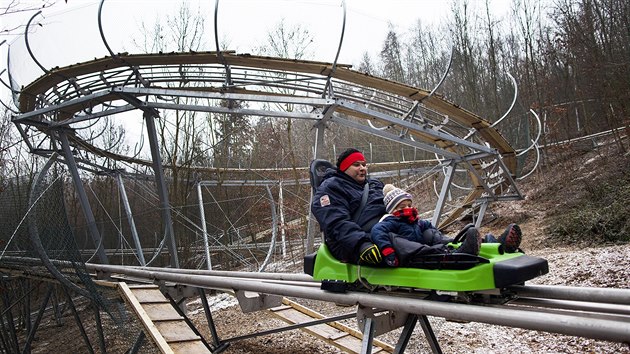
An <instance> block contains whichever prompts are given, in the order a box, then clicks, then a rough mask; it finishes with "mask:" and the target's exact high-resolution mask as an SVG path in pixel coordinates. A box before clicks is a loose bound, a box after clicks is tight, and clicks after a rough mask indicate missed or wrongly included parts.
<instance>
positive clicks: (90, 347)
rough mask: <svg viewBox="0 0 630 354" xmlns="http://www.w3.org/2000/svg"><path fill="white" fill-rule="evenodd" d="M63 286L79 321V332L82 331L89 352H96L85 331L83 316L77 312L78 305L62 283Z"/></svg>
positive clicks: (68, 302)
mask: <svg viewBox="0 0 630 354" xmlns="http://www.w3.org/2000/svg"><path fill="white" fill-rule="evenodd" d="M61 288H62V290H63V292H64V293H65V295H66V301H67V304H68V306H69V307H70V309H71V310H72V315H73V316H74V320H75V322H76V323H77V326H78V327H79V332H81V337H82V338H83V341H84V342H85V345H86V346H87V349H88V352H90V353H91V354H94V348H92V344H91V343H90V338H88V335H87V333H86V332H85V328H84V327H83V324H82V323H81V318H80V317H79V313H78V312H77V309H76V307H74V302H72V296H70V294H69V293H68V290H67V289H66V287H65V286H63V285H62V286H61Z"/></svg>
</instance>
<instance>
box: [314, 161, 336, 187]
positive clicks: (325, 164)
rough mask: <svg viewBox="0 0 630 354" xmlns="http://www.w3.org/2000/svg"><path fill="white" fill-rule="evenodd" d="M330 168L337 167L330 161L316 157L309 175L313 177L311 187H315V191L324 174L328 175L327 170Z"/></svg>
mask: <svg viewBox="0 0 630 354" xmlns="http://www.w3.org/2000/svg"><path fill="white" fill-rule="evenodd" d="M329 168H335V166H334V165H333V164H332V163H330V161H327V160H322V159H315V160H313V161H312V162H311V167H310V169H309V175H310V178H311V187H312V188H313V193H315V190H316V189H317V187H319V185H320V184H321V183H322V180H323V179H324V175H326V170H328V169H329Z"/></svg>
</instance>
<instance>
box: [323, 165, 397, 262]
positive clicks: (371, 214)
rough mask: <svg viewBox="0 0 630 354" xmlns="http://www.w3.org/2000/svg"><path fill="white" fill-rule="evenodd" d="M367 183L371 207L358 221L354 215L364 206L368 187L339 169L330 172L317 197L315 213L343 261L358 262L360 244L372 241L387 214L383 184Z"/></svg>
mask: <svg viewBox="0 0 630 354" xmlns="http://www.w3.org/2000/svg"><path fill="white" fill-rule="evenodd" d="M367 182H368V183H369V186H370V188H369V192H368V199H367V204H366V205H365V208H364V209H363V212H362V213H361V215H360V216H359V217H358V219H357V221H354V220H352V215H353V213H354V211H355V210H357V209H358V208H359V206H360V205H361V199H362V197H363V188H364V185H363V184H359V183H357V182H356V181H355V180H354V179H352V177H350V176H348V175H346V174H345V173H343V172H341V171H339V170H338V169H329V170H328V171H327V172H326V175H325V176H324V180H323V181H322V183H321V185H320V186H319V188H317V191H316V192H315V195H314V197H313V203H312V204H311V211H312V212H313V215H314V216H315V218H316V219H317V221H318V222H319V225H320V228H321V230H322V231H323V232H324V236H325V241H326V245H327V246H328V248H329V249H330V252H331V253H332V254H333V256H335V257H336V258H337V259H339V260H340V261H342V262H349V263H357V261H358V257H359V247H360V245H361V244H362V243H364V242H371V240H370V234H369V232H370V230H371V229H372V226H373V225H374V224H375V223H376V222H378V220H379V219H380V218H381V216H383V215H385V204H383V183H382V182H381V181H379V180H375V179H370V178H368V179H367Z"/></svg>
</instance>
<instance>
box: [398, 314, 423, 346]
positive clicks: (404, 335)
mask: <svg viewBox="0 0 630 354" xmlns="http://www.w3.org/2000/svg"><path fill="white" fill-rule="evenodd" d="M416 322H418V315H413V314H410V315H408V316H407V321H406V322H405V327H404V328H403V330H402V332H400V337H399V338H398V343H396V348H394V354H401V353H404V352H405V349H407V344H409V339H410V338H411V335H412V334H413V330H414V328H416Z"/></svg>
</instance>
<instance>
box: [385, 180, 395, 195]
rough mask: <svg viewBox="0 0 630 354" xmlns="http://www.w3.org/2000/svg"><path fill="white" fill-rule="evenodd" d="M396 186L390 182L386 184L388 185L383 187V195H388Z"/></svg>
mask: <svg viewBox="0 0 630 354" xmlns="http://www.w3.org/2000/svg"><path fill="white" fill-rule="evenodd" d="M394 188H396V187H394V185H393V184H389V183H388V184H386V185H385V186H384V187H383V195H387V193H389V192H391V191H392V190H394Z"/></svg>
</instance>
